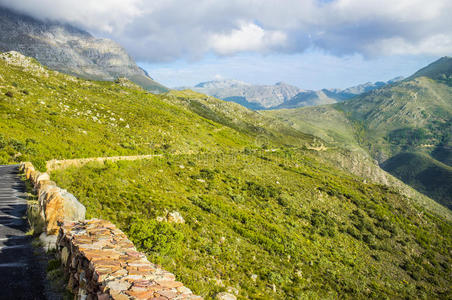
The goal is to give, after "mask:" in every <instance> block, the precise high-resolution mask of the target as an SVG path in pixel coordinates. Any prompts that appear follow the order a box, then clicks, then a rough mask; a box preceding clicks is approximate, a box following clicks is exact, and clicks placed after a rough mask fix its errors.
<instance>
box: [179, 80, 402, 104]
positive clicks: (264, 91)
mask: <svg viewBox="0 0 452 300" xmlns="http://www.w3.org/2000/svg"><path fill="white" fill-rule="evenodd" d="M402 78H403V77H396V78H394V79H391V80H389V81H387V82H382V81H378V82H375V83H372V82H366V83H363V84H359V85H356V86H353V87H349V88H346V89H335V88H324V89H321V90H305V89H301V88H299V87H296V86H293V85H290V84H287V83H284V82H277V83H275V84H273V85H256V84H251V83H248V82H244V81H240V80H235V79H222V80H211V81H205V82H200V83H198V84H196V85H195V86H193V87H179V88H176V89H178V90H183V89H191V90H193V91H196V92H200V93H204V94H207V95H209V96H213V97H216V98H219V99H223V100H226V101H232V102H236V103H239V104H241V105H243V106H245V107H247V108H249V109H253V110H268V109H282V108H295V107H302V106H314V105H322V104H331V103H336V102H341V101H345V100H348V99H351V98H353V97H355V96H357V95H360V94H362V93H366V92H369V91H371V90H374V89H376V88H379V87H382V86H385V85H388V84H393V83H395V82H397V81H400V80H402Z"/></svg>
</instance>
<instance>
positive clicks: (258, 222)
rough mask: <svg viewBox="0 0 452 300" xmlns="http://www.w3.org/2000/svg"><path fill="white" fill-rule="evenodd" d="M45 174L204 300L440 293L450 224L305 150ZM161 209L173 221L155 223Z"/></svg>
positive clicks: (446, 292) (444, 286) (445, 286)
mask: <svg viewBox="0 0 452 300" xmlns="http://www.w3.org/2000/svg"><path fill="white" fill-rule="evenodd" d="M52 177H53V178H54V179H55V180H56V181H57V183H58V184H59V185H61V186H62V187H64V188H67V189H68V190H70V191H71V192H73V193H74V194H75V195H76V197H77V198H78V199H79V200H80V201H81V202H82V203H83V204H84V205H85V206H86V207H87V213H88V217H101V218H105V219H108V220H111V221H112V222H114V223H115V224H118V225H119V226H120V228H121V229H122V230H124V231H125V232H126V233H127V234H128V236H129V237H130V238H131V240H132V241H134V242H135V244H136V245H137V246H138V247H139V248H140V250H143V251H145V252H146V253H147V254H148V255H149V257H150V259H151V261H155V262H158V263H160V264H162V265H163V266H164V268H166V269H168V270H170V271H172V272H174V273H175V274H177V277H178V279H180V280H181V281H183V282H184V283H185V284H187V285H188V286H189V287H190V288H192V289H193V290H194V291H195V292H197V293H200V294H202V295H204V296H208V297H210V296H213V295H214V294H215V293H216V292H219V291H222V290H225V289H226V288H227V287H234V288H237V289H238V290H239V291H240V297H241V298H254V299H256V298H258V299H269V298H272V299H283V298H291V299H297V298H298V299H306V298H322V299H325V298H338V297H348V298H394V297H396V298H430V299H431V298H447V297H450V296H451V292H452V291H451V290H450V281H449V279H448V278H450V277H449V276H450V275H451V269H450V264H451V257H450V252H449V251H450V249H451V246H452V238H451V237H452V225H451V224H450V222H445V221H442V220H441V219H439V218H438V217H435V216H434V215H431V214H429V213H427V212H426V211H424V210H423V209H422V208H420V207H417V206H415V205H414V204H413V203H412V202H411V201H409V200H407V199H406V198H404V197H402V196H400V195H399V194H398V193H396V192H395V191H393V190H391V189H388V188H386V187H384V186H376V185H371V184H364V183H362V181H361V180H360V179H359V178H355V177H352V176H350V175H348V174H346V173H343V172H341V171H339V170H337V169H335V168H333V167H331V166H328V165H325V164H321V163H319V162H318V161H317V159H316V158H315V155H313V154H312V153H310V152H299V151H294V150H293V149H292V150H291V149H282V150H281V151H276V152H271V151H267V152H266V151H259V152H245V151H243V152H241V153H235V154H233V155H232V154H231V155H218V154H203V155H177V156H174V155H173V156H166V157H156V158H154V159H150V160H144V161H136V162H118V163H107V164H105V165H103V164H96V163H92V164H90V165H87V166H85V167H83V168H72V169H67V170H65V171H57V172H54V173H53V174H52ZM171 211H178V212H180V214H181V215H182V216H183V218H184V219H185V224H174V223H167V222H162V223H160V222H158V221H157V217H161V216H165V215H166V214H167V212H171ZM253 278H254V280H253Z"/></svg>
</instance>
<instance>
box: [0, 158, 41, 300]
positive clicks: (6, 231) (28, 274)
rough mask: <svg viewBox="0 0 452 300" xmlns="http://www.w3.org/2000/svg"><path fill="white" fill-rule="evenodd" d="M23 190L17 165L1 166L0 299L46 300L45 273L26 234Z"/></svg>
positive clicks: (25, 209) (25, 207)
mask: <svg viewBox="0 0 452 300" xmlns="http://www.w3.org/2000/svg"><path fill="white" fill-rule="evenodd" d="M25 191H26V190H25V184H24V182H23V181H22V180H21V179H20V177H19V171H18V166H17V165H9V166H0V287H1V290H0V299H28V300H33V299H36V300H37V299H46V297H45V282H44V281H45V278H46V273H45V271H44V268H43V264H42V263H41V262H40V260H39V257H38V256H37V255H35V254H34V253H33V252H34V248H33V246H32V245H31V237H30V236H28V235H26V232H27V230H28V222H27V219H26V211H27V201H26V194H25Z"/></svg>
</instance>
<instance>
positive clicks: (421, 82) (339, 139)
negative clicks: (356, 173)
mask: <svg viewBox="0 0 452 300" xmlns="http://www.w3.org/2000/svg"><path fill="white" fill-rule="evenodd" d="M451 95H452V87H451V86H449V85H447V84H444V83H442V82H439V81H434V80H432V79H430V78H426V77H418V78H414V79H411V80H409V81H404V82H401V83H399V84H396V85H392V86H388V87H384V88H381V89H378V90H375V91H372V92H370V93H367V94H365V95H362V96H360V97H357V98H356V99H353V100H350V101H346V102H343V103H339V104H335V105H331V106H320V107H312V108H302V109H295V110H281V111H273V112H268V113H267V112H266V114H269V115H272V116H274V117H277V118H278V119H280V120H282V121H285V122H287V123H289V124H291V125H292V126H294V127H295V128H297V129H299V130H301V131H304V132H308V133H310V134H314V135H317V136H319V137H321V138H323V139H325V140H332V141H334V143H335V144H336V145H341V144H342V145H343V146H345V148H347V149H350V150H357V149H359V148H362V149H366V150H367V151H369V153H370V154H371V155H372V157H373V158H374V159H377V160H378V161H379V162H380V163H382V162H384V161H386V160H387V159H389V158H391V157H393V156H395V155H397V154H399V153H406V152H411V153H424V154H425V155H428V160H429V161H430V163H431V164H433V165H435V168H434V169H435V170H436V171H437V173H435V174H436V175H435V174H433V173H432V174H431V175H434V178H435V177H438V176H444V174H445V175H446V177H445V178H451V176H452V174H451V172H450V168H447V165H445V164H447V163H448V162H450V157H451V147H450V143H451V141H450V140H451V134H450V132H451V131H452V127H451V126H452V125H451V124H452V122H451V120H452V119H451V118H452V102H451V101H452V97H451ZM358 151H359V150H358ZM401 157H402V156H401ZM403 157H404V158H406V159H408V158H409V159H411V158H414V157H417V156H416V155H414V156H413V155H411V156H406V155H405V156H403ZM423 157H424V159H425V158H426V157H425V156H423ZM399 158H400V157H399ZM435 158H436V159H439V160H441V161H437V160H436V159H435ZM394 163H398V165H397V166H395V165H394ZM413 165H415V161H411V160H401V159H395V160H394V159H393V160H392V163H391V168H388V169H387V170H388V171H391V173H392V174H393V175H395V176H397V177H398V178H400V179H402V180H403V181H404V182H405V183H408V184H413V183H414V182H416V184H415V185H413V186H414V187H416V188H417V189H419V190H420V191H422V192H425V193H426V194H427V195H430V196H432V197H434V198H435V200H437V201H438V202H439V203H442V204H443V205H446V206H448V207H449V208H450V207H451V203H452V199H451V194H450V193H448V190H447V186H448V185H450V181H449V182H444V181H442V182H443V183H444V186H442V187H441V189H440V190H441V192H438V185H437V184H436V183H435V182H433V181H432V180H421V181H419V180H417V179H416V177H417V176H421V175H420V174H418V173H417V172H414V171H415V170H419V172H421V169H413V170H412V171H413V172H409V173H407V172H405V175H404V176H400V172H396V171H394V172H392V171H393V170H396V169H398V170H400V169H401V168H404V169H407V168H409V167H410V166H413ZM408 174H409V176H408ZM432 183H434V184H432Z"/></svg>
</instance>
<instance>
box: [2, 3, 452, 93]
mask: <svg viewBox="0 0 452 300" xmlns="http://www.w3.org/2000/svg"><path fill="white" fill-rule="evenodd" d="M0 5H2V6H6V7H8V8H11V9H14V10H16V11H19V12H22V13H26V14H29V15H32V16H34V17H36V18H39V19H42V20H53V21H61V22H67V23H70V24H72V25H75V26H77V27H80V28H82V29H85V30H87V31H89V32H90V33H92V34H93V35H95V36H98V37H108V38H111V39H113V40H115V41H116V42H118V43H120V44H121V45H122V46H123V47H125V48H126V50H127V51H128V52H129V53H130V55H131V56H132V57H133V58H134V59H135V60H136V61H137V63H138V64H139V65H140V66H142V67H143V68H144V69H146V70H147V71H148V72H149V74H150V75H151V77H153V78H154V79H155V80H157V81H159V82H161V83H163V84H165V85H167V86H169V87H174V86H191V85H194V84H196V83H199V82H202V81H209V80H215V79H237V80H243V81H247V82H250V83H254V84H273V83H276V82H279V81H283V82H286V83H289V84H293V85H296V86H298V87H300V88H304V89H319V88H324V87H326V88H330V87H335V88H345V87H349V86H352V85H356V84H359V83H364V82H368V81H379V80H384V81H385V80H389V79H392V78H393V77H396V76H399V75H402V76H408V75H410V74H412V73H414V72H415V71H416V70H418V69H419V68H421V67H423V66H425V65H426V64H428V63H430V62H433V61H434V60H436V59H438V58H439V57H441V56H445V55H452V29H451V28H452V18H451V15H452V1H451V0H428V1H427V0H397V1H394V0H197V1H193V0H191V1H188V0H153V1H146V0H96V1H92V0H59V1H54V0H0Z"/></svg>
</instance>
